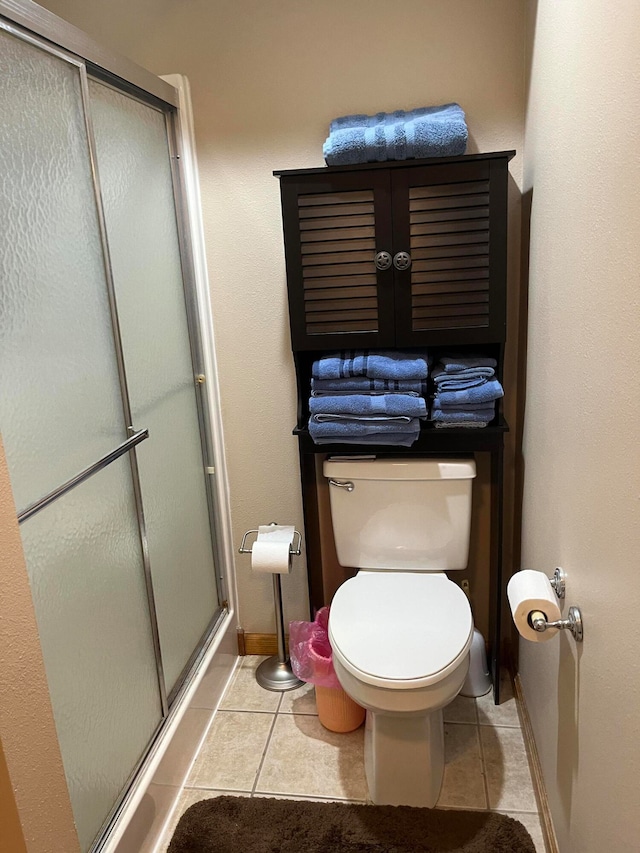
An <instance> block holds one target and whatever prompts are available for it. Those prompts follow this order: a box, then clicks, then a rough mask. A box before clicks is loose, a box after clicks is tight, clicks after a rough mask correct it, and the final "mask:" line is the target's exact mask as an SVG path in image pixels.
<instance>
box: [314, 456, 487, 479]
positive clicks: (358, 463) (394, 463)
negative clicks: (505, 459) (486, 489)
mask: <svg viewBox="0 0 640 853" xmlns="http://www.w3.org/2000/svg"><path fill="white" fill-rule="evenodd" d="M322 470H323V472H324V476H325V477H335V478H336V479H337V480H470V479H472V478H473V477H475V476H476V463H475V461H474V460H473V459H399V458H395V459H372V458H371V457H370V456H369V457H363V458H362V459H357V458H355V457H353V456H349V457H344V458H341V457H339V456H332V457H330V458H329V459H326V460H325V462H324V465H323V468H322Z"/></svg>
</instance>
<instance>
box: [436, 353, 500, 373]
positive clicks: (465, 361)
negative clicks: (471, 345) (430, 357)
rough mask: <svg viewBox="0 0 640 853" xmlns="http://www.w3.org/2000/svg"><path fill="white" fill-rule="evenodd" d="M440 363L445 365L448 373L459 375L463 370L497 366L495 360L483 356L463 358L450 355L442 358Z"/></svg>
mask: <svg viewBox="0 0 640 853" xmlns="http://www.w3.org/2000/svg"><path fill="white" fill-rule="evenodd" d="M440 363H441V364H443V365H444V369H445V370H446V372H447V373H459V372H460V371H462V370H468V369H470V368H477V367H495V366H496V364H497V362H496V360H495V358H484V357H482V356H475V357H474V356H470V357H469V358H463V357H458V356H448V355H443V356H441V357H440Z"/></svg>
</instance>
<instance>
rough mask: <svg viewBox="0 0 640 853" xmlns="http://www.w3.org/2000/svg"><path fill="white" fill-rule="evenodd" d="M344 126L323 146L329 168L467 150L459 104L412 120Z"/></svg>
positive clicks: (381, 120) (381, 121)
mask: <svg viewBox="0 0 640 853" xmlns="http://www.w3.org/2000/svg"><path fill="white" fill-rule="evenodd" d="M374 118H375V117H371V119H369V120H368V122H367V125H359V126H357V127H343V128H341V129H339V130H336V131H334V132H331V133H330V134H329V136H328V138H327V139H326V141H325V143H324V146H323V149H322V151H323V154H324V158H325V161H326V163H327V165H329V166H346V165H353V164H358V163H372V162H375V161H378V162H383V161H385V160H407V159H411V158H417V157H455V156H458V155H460V154H464V152H465V150H466V147H467V135H468V131H467V124H466V121H465V117H464V111H463V110H462V108H461V107H460V105H459V104H443V105H442V106H440V107H433V108H431V112H428V113H425V114H423V115H420V116H416V117H414V118H412V119H410V120H408V121H407V120H400V121H396V122H392V123H386V122H387V121H388V120H387V119H379V120H377V121H375V120H374Z"/></svg>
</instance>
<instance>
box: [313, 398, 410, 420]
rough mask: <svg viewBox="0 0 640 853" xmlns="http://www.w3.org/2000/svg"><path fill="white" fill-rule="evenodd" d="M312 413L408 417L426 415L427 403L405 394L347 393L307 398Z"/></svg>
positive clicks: (319, 414)
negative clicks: (368, 394) (374, 394)
mask: <svg viewBox="0 0 640 853" xmlns="http://www.w3.org/2000/svg"><path fill="white" fill-rule="evenodd" d="M309 411H310V412H311V414H312V415H318V416H321V415H349V416H351V417H353V416H358V415H360V416H362V415H387V416H388V415H393V416H396V417H397V416H403V415H404V416H406V417H410V418H424V417H426V416H427V404H426V403H425V401H424V400H423V398H422V397H409V396H408V395H406V394H388V395H387V394H380V395H377V396H373V397H369V396H367V395H366V394H348V395H342V396H337V397H312V398H311V399H310V400H309Z"/></svg>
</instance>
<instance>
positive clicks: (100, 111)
mask: <svg viewBox="0 0 640 853" xmlns="http://www.w3.org/2000/svg"><path fill="white" fill-rule="evenodd" d="M89 91H90V106H91V115H92V120H93V129H94V135H95V142H96V150H97V159H98V169H99V174H100V185H101V188H102V199H103V205H104V213H105V222H106V230H107V235H108V240H109V253H110V258H111V269H112V274H113V282H114V287H115V293H116V301H117V305H118V315H119V319H120V330H121V335H122V347H123V352H124V362H125V367H126V373H127V380H128V385H129V397H130V401H131V411H132V417H133V423H134V424H136V425H138V424H144V425H145V426H146V427H148V428H149V432H150V434H151V436H152V439H153V440H151V441H148V442H146V444H144V445H143V446H141V447H140V450H139V453H138V465H139V469H140V481H141V486H142V497H143V501H144V508H145V518H146V526H147V538H148V544H149V556H150V560H151V570H152V577H153V587H154V592H155V601H156V610H157V614H158V629H159V633H160V646H161V648H162V659H163V663H164V672H165V678H166V683H167V690H168V692H171V691H172V690H173V689H174V688H175V686H176V684H177V683H178V681H179V678H180V675H181V673H182V671H183V670H184V668H185V666H186V665H187V663H188V661H189V658H190V656H191V654H192V652H193V650H194V649H195V648H196V646H197V644H198V642H199V640H200V638H201V637H202V635H203V634H204V632H205V631H206V629H207V627H208V625H209V622H210V621H211V614H212V612H213V610H214V609H215V607H216V605H217V590H216V586H215V576H214V573H213V572H212V570H211V567H212V565H213V553H212V541H211V531H210V528H209V512H208V504H207V494H206V482H205V477H206V476H207V475H206V474H205V466H204V464H203V457H202V444H201V441H200V428H199V424H198V411H197V406H196V390H195V383H194V380H195V377H194V371H193V365H192V359H191V352H190V349H189V333H188V327H187V314H186V304H185V295H184V289H183V286H182V268H181V261H180V246H179V240H178V231H177V223H176V214H175V208H174V200H173V184H172V175H171V162H170V151H169V141H168V137H167V124H166V120H165V116H164V113H162V112H161V111H160V110H158V109H154V108H153V107H151V106H148V105H147V104H143V103H141V102H140V101H138V100H135V99H134V98H132V97H129V96H128V95H126V94H123V93H121V92H118V91H116V90H114V89H113V88H111V87H109V86H106V85H103V84H101V83H99V82H98V81H93V80H92V81H90V83H89Z"/></svg>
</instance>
